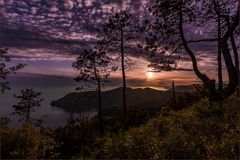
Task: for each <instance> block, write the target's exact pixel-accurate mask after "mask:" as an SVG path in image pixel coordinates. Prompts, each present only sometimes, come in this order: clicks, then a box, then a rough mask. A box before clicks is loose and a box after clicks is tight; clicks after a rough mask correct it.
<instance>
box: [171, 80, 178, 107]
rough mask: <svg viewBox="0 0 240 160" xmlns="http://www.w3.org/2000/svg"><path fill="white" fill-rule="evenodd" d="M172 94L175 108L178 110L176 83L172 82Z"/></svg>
mask: <svg viewBox="0 0 240 160" xmlns="http://www.w3.org/2000/svg"><path fill="white" fill-rule="evenodd" d="M172 93H173V97H172V98H173V107H174V108H175V109H176V107H177V105H176V103H177V101H176V92H175V84H174V82H172Z"/></svg>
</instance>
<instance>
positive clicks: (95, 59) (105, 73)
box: [73, 49, 111, 135]
mask: <svg viewBox="0 0 240 160" xmlns="http://www.w3.org/2000/svg"><path fill="white" fill-rule="evenodd" d="M109 64H110V58H109V57H108V56H107V54H106V52H105V51H99V50H92V49H89V50H84V51H83V52H82V53H81V54H80V55H79V57H78V58H77V60H76V61H75V62H74V63H73V67H74V68H76V69H77V70H79V75H78V76H77V77H76V78H75V80H76V81H79V82H90V83H91V84H94V85H97V93H98V117H99V129H100V133H101V135H103V133H104V129H103V117H102V94H101V92H102V91H101V85H102V83H103V82H105V81H106V80H107V79H108V77H109V75H110V71H111V69H110V68H109Z"/></svg>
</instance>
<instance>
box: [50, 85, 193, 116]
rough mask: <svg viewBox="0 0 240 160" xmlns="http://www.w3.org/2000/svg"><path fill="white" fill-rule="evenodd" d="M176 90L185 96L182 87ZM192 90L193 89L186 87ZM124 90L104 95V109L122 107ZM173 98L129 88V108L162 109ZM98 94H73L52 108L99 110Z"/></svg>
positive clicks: (107, 92)
mask: <svg viewBox="0 0 240 160" xmlns="http://www.w3.org/2000/svg"><path fill="white" fill-rule="evenodd" d="M178 88H179V87H177V88H176V90H177V96H179V95H181V94H183V92H184V91H182V90H181V88H182V87H180V88H179V89H178ZM186 88H188V90H190V89H191V88H192V87H190V86H188V87H187V86H184V89H186ZM121 94H122V88H116V89H113V90H109V91H105V92H103V93H102V99H103V108H117V107H120V106H121V103H122V99H121V97H122V96H121ZM171 97H172V92H171V90H167V91H160V90H155V89H152V88H144V89H143V88H137V89H132V88H127V104H128V106H129V107H158V106H159V107H160V106H164V105H167V104H168V103H169V102H170V100H171ZM97 100H98V99H97V93H96V92H95V91H88V92H78V93H77V92H73V93H69V94H67V95H66V96H64V97H63V98H60V99H58V100H56V101H53V102H52V103H51V105H52V106H56V107H60V108H63V109H65V110H68V111H71V110H74V111H89V110H92V109H96V108H97Z"/></svg>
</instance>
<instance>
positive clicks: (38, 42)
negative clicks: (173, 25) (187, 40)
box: [0, 0, 217, 88]
mask: <svg viewBox="0 0 240 160" xmlns="http://www.w3.org/2000/svg"><path fill="white" fill-rule="evenodd" d="M76 2H78V3H76ZM150 4H151V0H139V1H136V0H122V1H120V0H52V1H49V2H47V1H44V0H31V1H29V0H0V6H1V13H0V18H1V22H0V23H1V28H0V32H1V45H2V46H3V47H5V48H8V49H9V53H10V54H11V57H12V59H13V61H12V63H18V62H20V63H24V64H27V65H28V66H27V67H26V68H25V69H23V70H22V71H21V74H18V75H17V76H16V78H15V80H18V81H19V82H20V81H21V79H28V82H29V80H30V81H31V79H40V80H42V81H44V82H46V83H52V82H51V81H52V78H54V77H56V78H58V80H59V85H66V82H65V81H64V80H63V79H71V80H72V78H73V77H75V76H76V73H77V72H76V71H74V69H73V68H72V67H71V65H72V62H73V61H74V60H75V58H76V57H77V55H78V54H79V53H80V52H81V50H82V49H84V48H88V47H91V46H92V45H94V44H95V43H96V41H97V40H98V39H99V38H100V37H99V36H98V35H97V32H96V29H97V28H101V27H102V25H103V24H104V23H105V22H106V20H107V19H108V18H109V17H111V15H112V13H114V12H116V11H119V10H121V9H126V8H128V9H129V11H130V12H131V13H133V14H134V15H135V16H137V17H138V18H140V19H141V18H144V17H147V16H148V14H149V13H148V12H147V6H148V5H150ZM207 28H208V29H207V30H206V29H204V28H196V27H189V26H188V28H187V29H190V30H192V33H193V34H192V36H191V38H192V37H198V38H200V37H204V35H205V34H207V33H208V32H209V30H211V28H214V27H212V26H211V25H210V24H209V26H207ZM192 47H193V48H194V50H195V51H196V53H197V58H198V60H199V66H200V69H201V70H203V71H205V72H206V73H207V74H209V75H210V77H215V76H216V68H217V66H216V64H217V63H216V44H209V43H208V44H203V43H201V44H198V45H194V46H192ZM143 55H144V53H143V52H139V51H137V49H136V53H135V54H134V56H133V55H130V56H132V59H133V60H134V62H135V64H134V65H133V66H132V68H131V69H129V70H128V71H127V83H128V85H129V86H133V87H145V86H146V87H160V88H161V87H166V86H169V85H170V84H171V83H170V82H171V81H175V82H176V84H178V85H187V84H191V83H196V82H198V79H197V78H196V76H195V74H194V73H193V71H192V70H191V69H192V65H191V62H190V59H189V57H188V56H187V55H185V54H182V55H181V56H182V60H181V61H180V62H179V66H178V68H179V69H178V70H177V71H172V72H160V73H158V72H151V68H148V67H147V65H148V64H149V62H148V61H147V60H146V59H145V58H144V56H143ZM149 72H151V73H149ZM120 76H121V75H120V72H119V71H118V72H116V73H112V76H111V77H112V82H116V84H119V83H117V82H120ZM61 81H62V83H61ZM54 83H55V82H54Z"/></svg>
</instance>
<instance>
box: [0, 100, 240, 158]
mask: <svg viewBox="0 0 240 160" xmlns="http://www.w3.org/2000/svg"><path fill="white" fill-rule="evenodd" d="M135 112H137V110H136V111H135ZM138 118H139V119H141V117H138ZM136 121H138V120H136ZM116 123H117V122H116ZM239 124H240V116H239V112H238V108H237V101H236V96H232V97H231V98H229V99H228V100H226V101H224V102H223V103H222V104H221V105H219V104H218V103H213V104H211V105H210V104H209V103H208V100H207V99H206V98H203V99H202V100H200V101H199V102H197V103H195V104H193V105H192V106H189V107H187V108H184V109H182V110H178V111H176V110H172V109H171V108H168V107H164V108H162V109H161V111H160V113H158V115H156V116H154V117H153V118H151V119H149V120H148V121H145V122H142V124H141V125H138V126H135V127H131V126H129V127H128V128H124V127H121V126H118V127H119V129H117V130H115V129H116V128H115V127H116V125H112V124H111V125H107V124H106V125H105V129H106V130H105V136H104V137H101V136H100V134H99V132H98V130H97V123H96V121H95V120H94V119H88V118H86V117H80V118H79V119H75V120H72V121H70V122H69V125H68V126H65V127H62V128H57V129H56V130H52V129H46V128H41V129H35V128H33V127H32V126H30V125H26V124H25V125H23V126H22V127H21V128H18V129H14V128H10V127H9V126H8V123H7V121H6V120H3V119H2V122H1V156H2V158H19V157H21V158H88V159H89V158H90V159H96V158H98V159H99V158H101V159H176V158H178V159H179V158H181V159H202V158H203V159H206V158H211V159H239V158H240V157H239V149H240V148H239V144H240V126H239ZM10 146H11V147H10Z"/></svg>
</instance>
